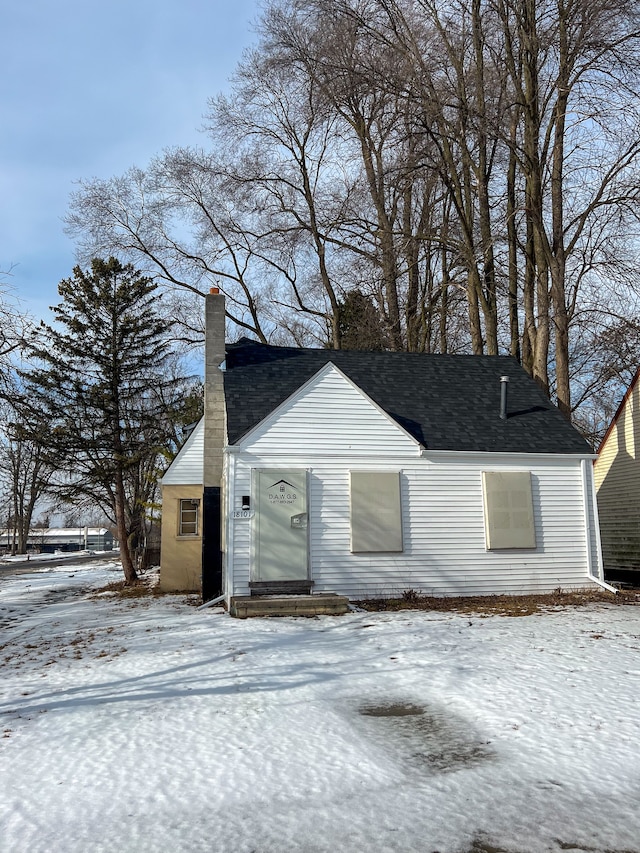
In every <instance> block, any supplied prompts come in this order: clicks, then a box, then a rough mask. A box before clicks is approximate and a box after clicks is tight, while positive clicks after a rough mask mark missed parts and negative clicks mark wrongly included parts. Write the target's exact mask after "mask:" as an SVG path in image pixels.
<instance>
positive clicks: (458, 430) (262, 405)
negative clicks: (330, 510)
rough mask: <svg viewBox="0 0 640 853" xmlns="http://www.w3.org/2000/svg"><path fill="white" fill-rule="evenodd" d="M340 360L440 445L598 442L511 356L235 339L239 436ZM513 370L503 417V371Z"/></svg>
mask: <svg viewBox="0 0 640 853" xmlns="http://www.w3.org/2000/svg"><path fill="white" fill-rule="evenodd" d="M329 361H331V362H333V363H334V364H335V365H336V366H337V367H338V368H340V370H341V371H342V372H343V373H345V374H346V375H347V376H348V377H349V378H350V379H351V380H352V382H354V383H355V384H356V385H357V386H358V387H359V388H361V389H362V390H363V391H364V392H365V393H366V394H368V396H369V397H371V399H372V400H375V402H376V403H377V404H378V405H379V406H380V407H381V408H382V409H384V411H385V412H387V413H388V414H389V415H390V416H391V417H392V418H393V419H394V420H395V421H397V423H399V424H400V425H401V426H403V427H404V428H405V429H406V430H407V432H409V433H410V434H411V435H413V436H414V438H416V439H417V440H418V441H419V442H420V443H421V444H423V445H424V447H426V448H427V449H430V450H460V451H497V452H502V453H507V452H508V453H577V454H583V455H584V454H589V453H591V448H590V447H589V445H588V444H587V443H586V441H585V440H584V439H583V438H582V437H581V436H580V434H579V433H578V432H577V431H576V430H575V429H574V428H573V427H572V426H570V424H569V423H567V421H566V420H565V419H564V417H563V416H562V415H561V413H560V412H559V411H558V409H557V408H556V407H555V406H553V405H552V404H551V403H550V402H549V400H548V399H547V398H546V397H545V396H544V394H543V393H542V391H541V390H540V389H539V388H538V386H537V385H536V384H535V382H534V381H533V380H532V379H531V378H530V377H529V376H528V375H527V374H526V373H525V371H524V370H523V369H522V368H521V367H520V365H519V364H518V363H517V361H516V360H515V359H513V358H511V357H510V356H471V355H423V354H420V353H404V352H363V351H359V350H328V349H296V348H293V347H272V346H267V345H265V344H260V343H257V342H255V341H250V340H248V339H246V338H243V339H242V340H241V341H239V342H238V343H236V344H230V345H228V346H227V359H226V373H225V377H224V384H225V395H226V400H227V429H228V436H229V442H230V444H235V443H237V442H238V441H239V440H240V439H241V438H242V436H243V435H244V434H245V433H246V432H248V430H250V429H251V428H252V427H254V426H256V424H258V423H259V422H260V421H261V420H263V419H264V418H265V417H266V416H267V415H269V414H270V412H272V411H273V410H274V409H275V408H276V407H277V406H278V405H279V404H280V403H282V402H283V401H284V400H286V399H287V397H289V396H290V395H291V394H293V393H294V392H295V391H297V389H298V388H300V386H301V385H303V384H304V383H305V382H306V381H307V380H308V379H310V378H311V377H312V376H313V375H314V374H315V373H317V372H318V371H319V370H320V369H321V368H322V367H323V366H324V365H325V364H327V363H328V362H329ZM501 376H508V377H509V380H510V381H509V396H508V407H507V412H508V417H507V420H506V421H503V420H501V419H500V416H499V415H500V377H501Z"/></svg>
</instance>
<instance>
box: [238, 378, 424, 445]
mask: <svg viewBox="0 0 640 853" xmlns="http://www.w3.org/2000/svg"><path fill="white" fill-rule="evenodd" d="M238 444H239V446H240V447H242V448H243V449H247V448H249V447H250V448H251V449H252V450H253V451H258V450H266V449H271V450H275V449H278V448H282V447H287V448H288V450H289V451H291V450H292V449H293V448H299V449H308V450H313V452H316V453H318V452H319V453H323V452H325V453H331V454H333V455H341V454H349V455H353V454H357V453H358V452H363V453H367V454H370V453H372V452H378V451H379V452H381V453H387V454H409V455H410V456H416V455H417V454H418V453H419V451H420V448H421V445H420V442H419V441H417V440H416V438H414V437H413V436H412V435H410V434H409V433H408V432H407V430H405V429H404V428H403V427H402V426H400V425H399V424H398V423H397V422H396V421H394V420H393V418H391V417H390V416H389V415H388V414H387V413H386V412H385V411H384V410H383V409H381V408H380V406H379V405H378V404H377V403H376V402H375V401H373V400H371V399H370V398H369V397H368V396H367V394H365V393H364V392H363V391H362V389H360V388H359V387H358V386H357V385H356V384H355V383H354V382H353V381H352V380H351V379H349V377H348V376H345V374H344V373H343V372H342V371H341V370H340V369H339V368H338V367H336V366H335V365H334V364H333V363H332V362H331V361H329V362H327V363H326V364H325V365H324V366H323V367H321V368H320V369H319V370H318V371H317V372H316V373H315V374H314V375H313V376H311V377H310V378H309V379H308V380H307V381H306V382H304V383H303V384H302V385H301V386H300V387H299V388H298V389H297V390H296V391H295V392H294V393H293V394H291V395H290V396H289V397H287V398H286V399H285V400H283V401H282V403H280V404H279V405H278V406H276V408H275V409H274V410H273V411H272V412H270V413H269V414H268V415H267V416H266V417H265V418H264V419H263V420H261V421H260V422H259V423H258V424H256V425H255V426H254V427H253V428H252V429H250V430H249V431H248V432H247V433H246V434H245V435H244V436H243V437H242V438H241V439H240V441H239V442H238Z"/></svg>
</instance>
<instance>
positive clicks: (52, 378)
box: [21, 257, 181, 583]
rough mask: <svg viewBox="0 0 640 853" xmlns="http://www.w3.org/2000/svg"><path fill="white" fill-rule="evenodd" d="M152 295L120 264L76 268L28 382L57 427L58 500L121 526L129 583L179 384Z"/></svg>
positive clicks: (51, 440) (51, 448)
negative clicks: (146, 486)
mask: <svg viewBox="0 0 640 853" xmlns="http://www.w3.org/2000/svg"><path fill="white" fill-rule="evenodd" d="M154 291H155V284H154V283H153V281H152V280H151V279H149V278H146V277H145V276H143V275H141V274H140V273H139V272H138V271H137V270H135V269H134V268H133V266H132V265H130V264H127V265H122V264H121V263H120V262H119V261H118V260H117V259H116V258H113V257H111V258H109V260H108V261H105V260H102V259H100V258H95V259H94V260H93V261H92V263H91V269H90V270H88V271H84V270H82V269H81V268H80V267H79V266H76V267H75V268H74V270H73V276H72V278H68V279H64V280H63V281H61V282H60V284H59V285H58V293H59V294H60V296H61V297H62V300H63V301H62V303H61V304H59V305H57V306H55V307H54V308H53V309H52V310H53V312H54V315H55V320H56V326H55V327H54V326H48V325H46V324H45V323H42V324H41V326H40V329H39V333H38V335H37V342H36V344H35V345H34V346H33V347H32V348H31V355H32V357H33V358H34V359H35V364H36V366H35V367H33V368H32V369H30V370H28V371H23V372H22V373H21V376H22V379H23V381H24V383H25V390H26V395H27V399H28V400H29V405H30V406H31V407H33V408H34V409H37V410H39V411H40V412H42V414H43V415H44V416H45V417H46V418H47V419H48V421H49V424H50V430H49V432H48V434H47V436H46V438H45V443H46V446H47V450H48V453H49V456H50V458H51V459H52V460H54V461H55V463H56V467H57V468H58V470H59V471H64V472H65V475H64V477H62V478H61V479H60V481H59V483H58V486H57V490H58V496H59V497H60V498H61V499H62V500H67V501H69V502H74V500H75V499H76V498H83V497H84V498H86V499H89V500H92V501H94V502H95V503H98V505H99V506H100V507H101V508H102V509H103V510H105V511H106V512H107V514H108V515H109V516H110V517H112V518H113V520H114V522H115V525H116V528H117V534H118V539H119V540H120V548H121V556H122V565H123V569H124V575H125V580H126V582H127V583H134V582H135V581H136V579H137V574H136V569H135V565H134V561H133V559H132V553H131V552H132V547H131V546H132V542H131V539H132V536H135V534H136V533H137V529H136V528H137V527H138V526H139V512H140V507H139V506H137V504H138V502H139V497H137V496H136V495H135V491H136V489H135V488H134V487H132V485H131V484H132V483H135V481H136V477H137V476H138V475H139V472H140V470H141V469H143V470H147V471H148V470H150V469H152V468H153V462H154V461H155V460H157V458H158V455H159V453H160V450H161V449H162V447H163V446H165V445H166V441H167V418H166V412H167V406H168V400H169V398H171V397H172V396H174V397H175V395H177V394H178V393H179V390H180V384H181V383H180V382H179V381H178V382H176V380H175V378H172V377H171V376H170V375H168V371H167V369H166V367H167V363H168V360H169V357H170V352H169V347H168V342H167V337H166V334H165V332H166V323H165V322H164V321H163V320H162V319H161V317H160V316H159V314H158V312H157V311H156V308H155V305H154V299H155V296H154ZM150 463H151V464H150ZM132 492H133V493H134V494H133V500H131V493H132Z"/></svg>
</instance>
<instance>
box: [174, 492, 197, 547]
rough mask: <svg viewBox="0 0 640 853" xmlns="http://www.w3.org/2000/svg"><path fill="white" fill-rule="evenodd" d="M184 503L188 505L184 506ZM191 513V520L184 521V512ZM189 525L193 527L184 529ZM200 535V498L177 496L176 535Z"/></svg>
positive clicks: (182, 536)
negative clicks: (192, 516) (192, 515)
mask: <svg viewBox="0 0 640 853" xmlns="http://www.w3.org/2000/svg"><path fill="white" fill-rule="evenodd" d="M186 504H189V505H190V506H189V507H188V509H187V507H186ZM186 512H188V513H193V514H194V519H193V521H185V518H184V516H185V513H186ZM187 525H189V526H192V527H193V528H194V529H193V530H189V531H185V527H186V526H187ZM199 535H200V498H178V536H179V537H180V538H190V539H193V538H195V537H197V536H199Z"/></svg>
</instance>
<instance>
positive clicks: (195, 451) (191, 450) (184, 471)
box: [162, 419, 204, 486]
mask: <svg viewBox="0 0 640 853" xmlns="http://www.w3.org/2000/svg"><path fill="white" fill-rule="evenodd" d="M203 459H204V419H202V420H200V421H198V423H197V424H196V426H195V427H194V429H193V432H192V433H191V435H190V436H189V438H188V439H187V440H186V441H185V443H184V444H183V445H182V447H181V448H180V450H179V451H178V453H177V455H176V457H175V459H174V460H173V462H172V463H171V465H169V467H168V468H167V470H166V472H165V474H164V476H163V477H162V484H163V485H164V486H187V485H202V481H203Z"/></svg>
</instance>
